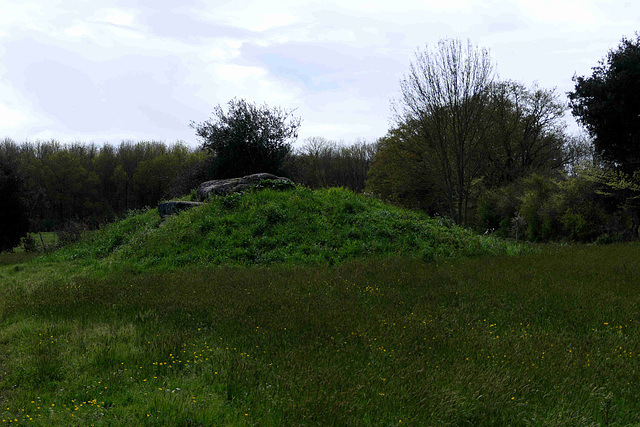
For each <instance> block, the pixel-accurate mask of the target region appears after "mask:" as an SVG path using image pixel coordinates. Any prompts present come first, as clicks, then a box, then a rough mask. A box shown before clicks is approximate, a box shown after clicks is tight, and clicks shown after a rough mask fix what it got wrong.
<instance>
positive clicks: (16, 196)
mask: <svg viewBox="0 0 640 427" xmlns="http://www.w3.org/2000/svg"><path fill="white" fill-rule="evenodd" d="M5 142H6V141H5ZM8 148H9V144H2V146H0V200H1V201H2V208H0V251H6V250H9V251H10V250H12V249H13V248H14V247H16V246H18V245H19V244H20V239H21V238H22V237H24V236H26V235H27V232H28V231H29V216H28V208H27V204H26V202H25V200H24V191H25V183H24V180H23V178H22V176H21V175H20V174H19V172H18V168H17V163H16V158H15V157H14V156H12V155H11V153H10V152H9V150H8Z"/></svg>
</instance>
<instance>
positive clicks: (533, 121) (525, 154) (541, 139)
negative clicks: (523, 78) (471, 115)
mask: <svg viewBox="0 0 640 427" xmlns="http://www.w3.org/2000/svg"><path fill="white" fill-rule="evenodd" d="M488 108H489V114H490V117H489V121H488V123H489V127H488V132H487V133H486V135H485V137H484V148H483V149H482V151H483V153H484V155H483V158H484V159H485V161H484V163H485V165H486V170H485V171H484V173H483V176H484V177H485V184H486V185H488V186H491V187H495V186H500V185H504V184H508V183H511V182H513V181H515V180H516V179H519V178H521V177H525V176H528V175H530V174H532V173H542V174H547V173H548V172H550V171H558V170H561V169H562V168H563V167H564V166H565V165H566V164H567V163H568V162H569V160H570V159H571V157H572V156H571V155H577V153H573V152H571V153H570V152H569V150H567V148H568V147H567V146H566V145H567V143H568V141H567V136H566V135H565V128H566V124H565V122H564V119H563V116H564V112H565V109H566V107H565V104H564V103H563V102H562V101H560V99H559V97H558V95H557V94H556V93H555V90H553V89H542V88H539V87H538V86H537V85H535V84H534V85H533V87H532V88H531V89H529V88H527V87H525V86H524V85H523V84H522V83H518V82H514V81H501V82H496V83H494V84H492V85H491V90H490V96H489V102H488ZM572 147H573V145H572Z"/></svg>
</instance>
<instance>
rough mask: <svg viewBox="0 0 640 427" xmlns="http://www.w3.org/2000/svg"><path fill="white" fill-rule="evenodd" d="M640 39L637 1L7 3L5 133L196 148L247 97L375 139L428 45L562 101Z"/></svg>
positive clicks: (340, 132)
mask: <svg viewBox="0 0 640 427" xmlns="http://www.w3.org/2000/svg"><path fill="white" fill-rule="evenodd" d="M177 5H179V6H177ZM637 30H640V2H638V1H636V0H629V1H627V0H609V1H607V0H599V1H595V0H535V1H533V0H512V1H507V0H406V1H405V0H396V1H390V0H339V1H334V0H318V1H306V0H277V1H272V0H262V1H257V0H256V1H250V0H248V1H245V0H231V1H195V0H183V1H163V0H138V1H135V0H126V1H125V0H91V1H88V0H87V1H55V0H47V1H45V0H41V1H29V0H21V1H19V2H18V1H16V0H11V1H6V0H0V138H2V137H10V138H12V139H14V140H16V141H17V142H22V141H25V140H30V141H35V140H38V139H50V138H55V139H58V140H60V141H63V142H73V141H82V142H97V143H102V142H111V143H119V142H120V141H122V140H124V139H132V140H161V141H165V142H167V143H172V142H175V141H177V140H182V141H185V142H186V143H188V144H189V145H191V146H195V145H197V144H198V140H197V138H196V136H195V133H194V130H193V129H191V128H190V127H189V124H190V122H191V121H195V122H202V121H204V120H206V119H208V118H209V117H210V116H211V111H212V109H213V107H214V106H215V105H218V104H221V105H226V103H227V102H228V101H229V100H230V99H232V98H234V97H238V98H245V99H247V100H248V101H252V102H256V103H259V104H262V103H267V104H268V105H269V106H281V107H283V108H285V109H294V108H295V109H297V110H296V115H299V116H300V117H302V119H303V122H302V127H301V128H300V138H299V141H302V140H304V139H306V138H308V137H311V136H322V137H325V138H328V139H334V140H343V141H345V142H352V141H354V140H356V139H358V138H364V139H367V140H370V141H373V140H375V139H376V138H378V137H381V136H383V135H384V134H385V133H386V132H387V130H388V129H389V120H390V117H391V112H390V100H391V99H392V98H395V97H397V96H398V90H399V80H400V78H401V77H402V76H403V74H405V73H406V72H407V70H408V68H409V63H410V62H411V61H412V59H413V55H414V52H415V50H416V48H418V47H421V48H424V46H425V45H427V44H428V45H430V46H433V45H435V44H437V42H438V40H439V39H442V38H460V39H462V40H465V39H467V38H469V39H470V40H471V42H472V43H474V44H477V45H478V46H480V47H486V48H488V49H489V50H490V52H491V56H492V58H493V60H494V62H495V64H496V68H497V71H498V73H499V76H500V77H501V78H502V79H514V80H518V81H520V82H522V83H525V84H526V85H527V86H530V85H531V84H532V83H533V82H534V81H537V82H538V83H539V85H540V86H541V87H544V88H554V87H555V88H557V91H558V92H559V93H561V94H562V95H563V98H564V93H565V92H567V91H570V90H572V89H573V82H572V80H571V78H572V77H573V75H574V74H575V73H577V74H578V75H590V74H591V68H592V67H593V66H595V65H597V63H598V61H599V60H600V59H602V58H603V57H604V56H605V55H606V53H607V51H608V50H609V49H612V48H615V47H616V46H617V45H618V43H619V42H620V40H621V38H622V37H623V36H627V37H635V36H634V34H635V32H636V31H637ZM568 117H570V116H568ZM569 124H570V126H571V127H572V129H577V127H576V125H575V124H572V123H569Z"/></svg>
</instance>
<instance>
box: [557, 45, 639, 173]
mask: <svg viewBox="0 0 640 427" xmlns="http://www.w3.org/2000/svg"><path fill="white" fill-rule="evenodd" d="M592 70H593V74H592V75H591V76H590V77H578V76H574V78H573V80H574V82H575V91H573V92H569V93H568V96H569V99H570V104H571V108H572V112H573V115H574V116H575V117H576V118H577V120H578V121H579V122H580V123H581V124H582V125H584V126H585V127H586V129H587V131H588V132H589V133H590V135H591V136H592V137H593V139H594V147H595V151H596V154H597V155H598V156H599V157H600V158H601V159H602V160H604V161H605V162H607V163H609V164H610V165H611V166H613V167H614V168H616V169H618V170H621V171H624V172H626V173H632V172H633V171H635V170H637V169H638V168H640V36H639V35H636V39H635V40H630V39H627V38H623V39H622V41H621V42H620V45H619V46H618V47H617V48H616V49H613V50H611V51H609V53H608V54H607V56H606V58H604V59H603V60H601V61H600V64H599V65H598V66H596V67H593V69H592Z"/></svg>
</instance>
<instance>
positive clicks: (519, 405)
mask: <svg viewBox="0 0 640 427" xmlns="http://www.w3.org/2000/svg"><path fill="white" fill-rule="evenodd" d="M192 215H196V214H195V213H193V214H192ZM162 227H167V228H169V227H171V225H170V224H168V223H167V224H165V225H164V226H162ZM133 229H136V230H137V228H132V230H133ZM98 241H101V240H98ZM81 247H82V246H81ZM78 250H79V249H78ZM68 253H69V252H67V254H68ZM61 256H63V255H61ZM64 256H67V255H64ZM638 260H640V246H638V245H613V246H569V247H559V248H553V247H547V248H546V249H545V250H544V251H541V252H539V253H534V254H529V255H527V256H520V257H507V256H494V257H491V258H488V257H479V258H474V259H452V260H451V259H450V260H445V259H438V260H437V261H436V262H430V263H429V262H424V261H423V260H421V259H417V258H415V257H396V258H389V257H387V258H385V259H379V258H374V259H369V260H354V261H350V262H346V263H343V264H342V265H339V266H334V267H330V268H328V267H327V266H326V265H320V266H291V265H281V266H280V267H278V268H263V267H253V268H240V267H206V268H204V267H201V266H200V267H196V266H190V267H187V268H182V269H174V270H172V271H168V270H164V271H161V270H159V271H155V272H154V271H148V272H147V273H146V274H139V272H135V271H127V270H126V269H121V270H119V271H118V274H111V275H107V276H105V275H102V274H91V273H87V271H85V273H84V274H80V275H75V276H74V275H67V277H66V278H65V277H64V274H63V273H60V274H58V275H52V276H50V277H51V279H49V280H46V279H42V278H40V279H38V280H36V281H35V282H34V283H32V284H31V285H25V286H23V285H21V284H20V283H13V282H11V278H12V277H21V278H22V279H24V278H26V277H27V276H25V271H24V270H20V271H15V269H14V267H13V266H4V267H0V274H2V275H3V276H0V277H2V278H3V279H2V280H0V283H2V286H3V289H2V290H0V291H1V292H0V294H1V295H2V297H1V298H2V305H1V306H0V307H1V309H0V310H1V311H0V313H1V319H2V323H1V324H0V363H1V368H0V404H1V406H0V420H4V423H7V424H8V423H10V421H11V420H12V421H11V422H12V423H19V424H29V423H32V424H37V425H88V424H95V425H117V424H125V423H129V424H133V425H141V424H148V425H225V424H226V425H363V424H366V425H450V426H459V425H469V426H478V425H479V426H481V425H575V426H578V425H580V426H583V425H594V426H595V425H635V424H638V423H640V415H639V414H640V401H639V400H638V398H637V396H638V395H639V394H640V385H639V381H640V380H639V378H638V366H640V365H639V362H640V360H639V357H638V356H639V355H640V328H639V325H638V323H639V322H640V317H639V316H640V315H639V311H638V307H639V306H640V293H638V289H637V288H638V283H640V269H639V268H638ZM41 263H42V265H40V266H36V267H34V268H35V269H36V272H38V271H39V270H38V268H44V267H43V265H48V266H49V267H50V268H53V270H54V271H55V268H56V267H55V265H57V266H58V267H59V268H62V265H63V264H54V263H53V262H52V261H50V262H49V264H47V263H44V262H41ZM22 265H23V268H24V266H30V265H32V263H28V264H22ZM61 271H62V270H61ZM38 274H40V273H38ZM7 283H12V284H11V285H10V286H9V285H7Z"/></svg>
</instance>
